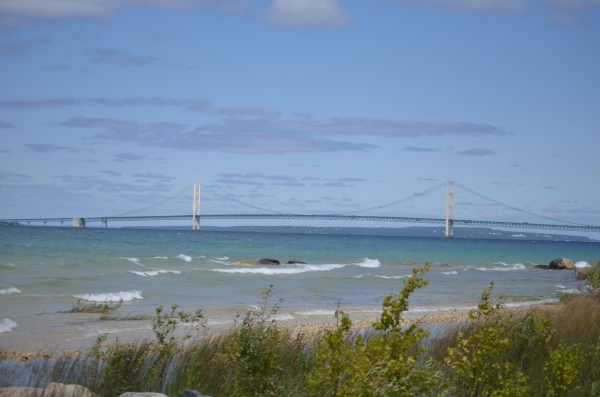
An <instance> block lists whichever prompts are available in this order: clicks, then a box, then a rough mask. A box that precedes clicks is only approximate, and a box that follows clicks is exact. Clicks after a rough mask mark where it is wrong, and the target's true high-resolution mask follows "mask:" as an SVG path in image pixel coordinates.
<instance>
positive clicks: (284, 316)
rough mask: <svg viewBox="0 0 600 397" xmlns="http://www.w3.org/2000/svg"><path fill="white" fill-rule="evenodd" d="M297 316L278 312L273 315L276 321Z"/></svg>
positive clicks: (292, 318)
mask: <svg viewBox="0 0 600 397" xmlns="http://www.w3.org/2000/svg"><path fill="white" fill-rule="evenodd" d="M294 319H295V317H294V316H292V315H291V314H289V313H283V314H276V315H275V316H273V320H275V321H286V320H294Z"/></svg>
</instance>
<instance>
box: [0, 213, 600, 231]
mask: <svg viewBox="0 0 600 397" xmlns="http://www.w3.org/2000/svg"><path fill="white" fill-rule="evenodd" d="M199 218H200V220H210V219H215V220H217V219H221V220H223V219H240V220H256V219H263V220H269V219H294V220H326V221H358V222H403V223H424V224H436V225H444V224H446V219H445V218H413V217H401V216H371V215H342V214H339V215H336V214H329V215H326V214H322V215H314V214H313V215H304V214H285V213H284V214H215V215H199ZM72 219H73V218H29V219H1V220H0V222H5V223H14V222H16V223H28V224H29V223H44V224H46V223H48V222H51V223H54V222H59V223H60V224H61V225H62V224H63V223H64V222H71V221H72ZM191 219H192V215H191V214H185V215H157V216H108V217H88V218H85V222H86V223H91V222H102V223H105V224H106V223H107V222H109V221H110V222H135V221H167V220H191ZM453 223H454V226H480V227H504V228H509V229H513V228H515V229H539V230H563V231H576V232H596V233H598V232H600V226H593V225H579V224H564V225H556V224H544V223H528V222H500V221H475V220H467V219H454V221H453Z"/></svg>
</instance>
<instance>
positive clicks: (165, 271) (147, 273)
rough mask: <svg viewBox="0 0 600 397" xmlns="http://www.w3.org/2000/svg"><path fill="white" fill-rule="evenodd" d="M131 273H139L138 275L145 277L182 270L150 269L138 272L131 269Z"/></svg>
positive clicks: (175, 272) (177, 272)
mask: <svg viewBox="0 0 600 397" xmlns="http://www.w3.org/2000/svg"><path fill="white" fill-rule="evenodd" d="M129 273H133V274H137V275H138V276H144V277H154V276H158V275H159V274H167V273H173V274H181V272H180V271H179V270H163V269H160V270H150V271H147V272H138V271H135V270H131V271H130V272H129Z"/></svg>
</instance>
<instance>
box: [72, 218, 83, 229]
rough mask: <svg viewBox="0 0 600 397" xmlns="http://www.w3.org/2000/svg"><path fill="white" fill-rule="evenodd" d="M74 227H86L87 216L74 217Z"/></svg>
mask: <svg viewBox="0 0 600 397" xmlns="http://www.w3.org/2000/svg"><path fill="white" fill-rule="evenodd" d="M73 227H85V218H73Z"/></svg>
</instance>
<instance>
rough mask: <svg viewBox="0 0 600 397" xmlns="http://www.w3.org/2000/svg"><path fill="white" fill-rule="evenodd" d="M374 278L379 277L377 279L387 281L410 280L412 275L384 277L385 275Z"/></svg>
mask: <svg viewBox="0 0 600 397" xmlns="http://www.w3.org/2000/svg"><path fill="white" fill-rule="evenodd" d="M373 277H377V278H384V279H386V280H399V279H402V278H410V277H411V275H410V274H405V275H404V276H383V275H375V276H373Z"/></svg>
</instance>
